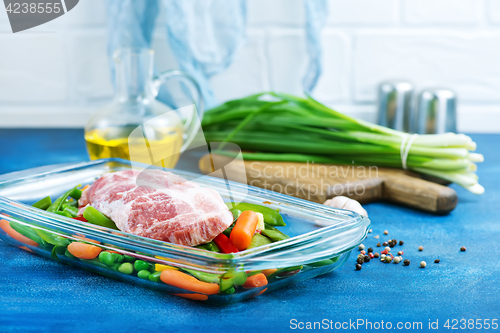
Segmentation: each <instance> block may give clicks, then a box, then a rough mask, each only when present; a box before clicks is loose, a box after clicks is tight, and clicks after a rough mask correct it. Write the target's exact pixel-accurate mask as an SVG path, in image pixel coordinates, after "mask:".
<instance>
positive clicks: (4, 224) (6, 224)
mask: <svg viewBox="0 0 500 333" xmlns="http://www.w3.org/2000/svg"><path fill="white" fill-rule="evenodd" d="M0 228H2V230H3V231H5V233H6V234H7V235H9V236H10V237H12V238H14V239H15V240H17V241H19V242H21V243H23V244H26V245H31V246H38V243H37V242H35V241H34V240H32V239H29V238H28V237H26V236H24V235H21V234H20V233H18V232H17V231H15V230H14V229H12V227H11V226H10V223H9V221H7V220H0Z"/></svg>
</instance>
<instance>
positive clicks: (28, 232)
mask: <svg viewBox="0 0 500 333" xmlns="http://www.w3.org/2000/svg"><path fill="white" fill-rule="evenodd" d="M10 226H11V228H12V229H14V230H15V231H17V232H18V233H20V234H21V235H23V236H26V237H28V238H29V239H31V240H32V241H35V242H37V243H38V244H46V242H45V241H44V240H43V239H42V238H41V237H40V236H38V234H37V233H36V232H35V231H34V230H33V229H31V228H29V227H27V226H24V225H22V224H19V223H17V222H14V221H10Z"/></svg>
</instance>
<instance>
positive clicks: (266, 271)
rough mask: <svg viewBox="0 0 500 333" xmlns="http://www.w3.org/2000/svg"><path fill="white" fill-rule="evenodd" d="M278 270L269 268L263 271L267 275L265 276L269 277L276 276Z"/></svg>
mask: <svg viewBox="0 0 500 333" xmlns="http://www.w3.org/2000/svg"><path fill="white" fill-rule="evenodd" d="M277 271H278V270H277V269H276V268H269V269H264V270H262V273H263V274H264V275H265V276H269V275H271V274H274V273H276V272H277Z"/></svg>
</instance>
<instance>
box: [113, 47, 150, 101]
mask: <svg viewBox="0 0 500 333" xmlns="http://www.w3.org/2000/svg"><path fill="white" fill-rule="evenodd" d="M152 67H153V66H152V59H151V56H150V54H149V53H145V52H140V53H134V52H126V53H124V54H122V55H121V56H120V59H119V60H118V61H117V63H116V67H115V71H116V73H115V77H116V98H117V99H118V100H119V101H120V102H137V103H141V102H144V100H147V99H150V98H151V97H152V95H153V92H152V83H151V80H152V76H153V68H152Z"/></svg>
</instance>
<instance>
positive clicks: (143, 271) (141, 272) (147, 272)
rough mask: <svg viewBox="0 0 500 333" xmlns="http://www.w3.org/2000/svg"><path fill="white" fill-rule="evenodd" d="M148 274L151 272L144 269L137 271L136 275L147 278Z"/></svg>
mask: <svg viewBox="0 0 500 333" xmlns="http://www.w3.org/2000/svg"><path fill="white" fill-rule="evenodd" d="M150 275H151V273H149V271H148V270H145V269H143V270H141V271H139V272H137V277H138V278H140V279H144V280H149V276H150Z"/></svg>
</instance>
